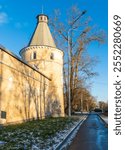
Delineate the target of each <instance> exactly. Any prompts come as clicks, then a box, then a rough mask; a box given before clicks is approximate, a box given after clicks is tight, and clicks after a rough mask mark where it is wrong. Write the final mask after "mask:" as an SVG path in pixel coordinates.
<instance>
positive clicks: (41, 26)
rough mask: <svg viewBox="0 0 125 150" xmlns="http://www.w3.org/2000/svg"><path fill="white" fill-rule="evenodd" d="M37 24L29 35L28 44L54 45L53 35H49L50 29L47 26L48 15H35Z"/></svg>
mask: <svg viewBox="0 0 125 150" xmlns="http://www.w3.org/2000/svg"><path fill="white" fill-rule="evenodd" d="M37 20H38V23H37V26H36V29H35V31H34V33H33V35H32V37H31V40H30V42H29V45H28V46H32V45H36V46H38V45H46V46H51V47H56V45H55V42H54V40H53V37H52V35H51V32H50V29H49V27H48V24H47V23H48V16H46V15H43V14H41V15H38V16H37Z"/></svg>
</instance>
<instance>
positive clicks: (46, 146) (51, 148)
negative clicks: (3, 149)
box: [0, 115, 87, 150]
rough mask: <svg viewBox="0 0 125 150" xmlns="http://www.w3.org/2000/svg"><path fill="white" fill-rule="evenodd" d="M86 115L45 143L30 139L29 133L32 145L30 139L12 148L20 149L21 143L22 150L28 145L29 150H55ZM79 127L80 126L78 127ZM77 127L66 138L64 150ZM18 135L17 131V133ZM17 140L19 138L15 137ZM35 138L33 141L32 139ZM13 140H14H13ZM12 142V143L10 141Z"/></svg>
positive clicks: (1, 142) (2, 142) (0, 144)
mask: <svg viewBox="0 0 125 150" xmlns="http://www.w3.org/2000/svg"><path fill="white" fill-rule="evenodd" d="M86 117H87V116H86V115H84V116H80V117H79V120H77V121H75V122H73V123H71V124H69V125H68V126H67V127H66V128H65V129H64V130H63V131H59V132H58V133H56V134H55V136H53V137H50V138H48V139H47V140H46V141H41V140H40V139H39V137H32V133H31V132H29V136H30V137H31V138H33V139H32V143H31V141H30V139H28V138H25V142H24V141H21V140H20V142H19V143H18V144H17V145H16V147H13V148H14V149H19V148H20V144H21V143H22V142H23V144H24V150H25V149H27V144H28V145H29V143H30V144H31V147H32V148H31V150H41V149H42V150H56V147H57V145H59V144H60V143H62V141H63V140H64V139H65V138H66V137H67V136H68V134H69V133H70V132H71V131H72V130H73V129H74V128H75V127H76V126H77V125H78V123H79V122H80V121H81V120H85V119H86ZM79 127H80V126H79ZM79 127H77V128H76V129H75V131H74V132H73V134H72V135H71V136H70V137H69V138H68V140H67V141H66V143H65V145H63V148H62V150H63V149H65V147H67V145H69V144H70V143H71V141H72V140H73V138H74V137H75V135H76V133H77V131H78V129H79ZM12 134H13V133H10V134H9V136H12ZM17 134H19V131H18V133H17ZM24 135H25V131H24V134H23V135H22V136H24ZM17 138H19V137H17ZM34 138H35V139H34ZM13 140H15V139H13ZM11 142H12V141H11ZM4 144H6V143H5V142H4V141H0V146H2V145H4Z"/></svg>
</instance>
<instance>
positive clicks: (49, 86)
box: [20, 14, 64, 116]
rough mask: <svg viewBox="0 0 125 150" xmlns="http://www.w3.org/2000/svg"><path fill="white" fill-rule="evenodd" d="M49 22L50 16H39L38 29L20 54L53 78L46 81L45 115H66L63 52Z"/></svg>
mask: <svg viewBox="0 0 125 150" xmlns="http://www.w3.org/2000/svg"><path fill="white" fill-rule="evenodd" d="M47 23H48V16H46V15H43V14H40V15H38V16H37V26H36V29H35V31H34V33H33V35H32V37H31V40H30V42H29V44H28V46H27V47H25V48H23V49H21V51H20V55H21V57H22V59H23V60H24V61H26V62H27V63H28V64H30V65H31V66H32V67H34V68H35V69H38V70H39V71H40V72H42V73H44V74H45V75H46V76H48V77H49V78H51V81H48V82H47V83H45V84H46V95H45V115H47V114H50V115H53V116H64V99H63V52H62V51H61V50H60V49H58V48H57V47H56V45H55V42H54V40H53V37H52V35H51V32H50V29H49V27H48V24H47Z"/></svg>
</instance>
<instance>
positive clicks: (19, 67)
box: [0, 14, 64, 124]
mask: <svg viewBox="0 0 125 150" xmlns="http://www.w3.org/2000/svg"><path fill="white" fill-rule="evenodd" d="M37 21H38V23H37V26H36V29H35V31H34V33H33V35H32V37H31V40H30V42H29V44H28V46H27V47H25V48H23V49H21V51H20V55H21V58H19V57H17V56H16V55H14V54H13V53H11V52H10V51H8V50H6V49H5V48H4V47H2V46H0V124H4V123H13V122H20V121H25V120H29V119H33V118H34V119H37V118H44V117H46V116H48V115H50V116H64V99H63V52H62V51H61V50H59V49H58V48H57V47H56V45H55V42H54V40H53V37H52V35H51V32H50V30H49V27H48V24H47V23H48V17H47V16H46V15H43V14H41V15H38V16H37Z"/></svg>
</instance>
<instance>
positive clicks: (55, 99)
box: [45, 74, 61, 117]
mask: <svg viewBox="0 0 125 150" xmlns="http://www.w3.org/2000/svg"><path fill="white" fill-rule="evenodd" d="M51 79H52V81H51V84H50V86H49V87H48V95H47V98H46V111H45V112H46V115H47V116H54V117H58V116H61V104H60V98H59V95H58V87H57V86H56V85H55V83H54V79H53V75H52V74H51Z"/></svg>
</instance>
